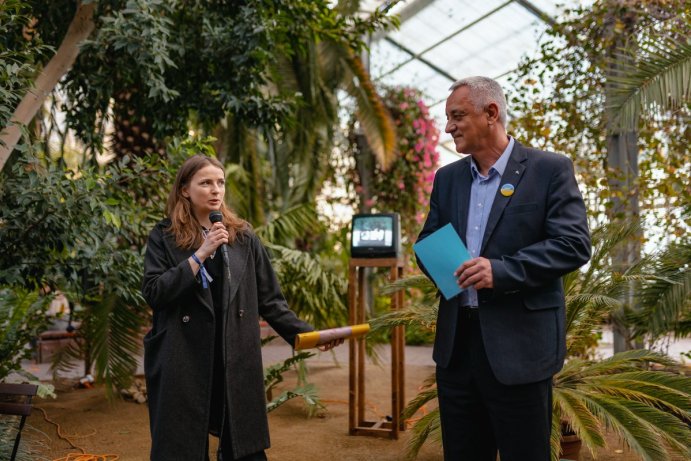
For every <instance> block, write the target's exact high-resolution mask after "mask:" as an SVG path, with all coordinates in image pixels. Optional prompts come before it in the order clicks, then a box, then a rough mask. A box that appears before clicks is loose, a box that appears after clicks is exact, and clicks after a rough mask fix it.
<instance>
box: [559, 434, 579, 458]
mask: <svg viewBox="0 0 691 461" xmlns="http://www.w3.org/2000/svg"><path fill="white" fill-rule="evenodd" d="M581 445H582V442H581V439H579V438H578V436H577V435H575V434H569V435H566V434H562V435H561V459H564V460H571V461H579V460H580V459H581V457H580V452H581Z"/></svg>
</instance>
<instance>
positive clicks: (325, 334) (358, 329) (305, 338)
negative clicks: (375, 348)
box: [295, 323, 370, 351]
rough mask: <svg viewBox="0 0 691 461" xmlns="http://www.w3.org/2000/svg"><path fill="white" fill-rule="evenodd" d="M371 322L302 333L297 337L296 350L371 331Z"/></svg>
mask: <svg viewBox="0 0 691 461" xmlns="http://www.w3.org/2000/svg"><path fill="white" fill-rule="evenodd" d="M369 330H370V327H369V323H361V324H358V325H350V326H346V327H339V328H331V329H328V330H317V331H310V332H308V333H300V334H299V335H297V336H296V337H295V350H298V351H300V350H303V349H311V348H313V347H317V346H321V345H322V344H326V343H328V342H331V341H333V340H334V339H348V338H355V337H358V336H362V335H366V334H367V333H369Z"/></svg>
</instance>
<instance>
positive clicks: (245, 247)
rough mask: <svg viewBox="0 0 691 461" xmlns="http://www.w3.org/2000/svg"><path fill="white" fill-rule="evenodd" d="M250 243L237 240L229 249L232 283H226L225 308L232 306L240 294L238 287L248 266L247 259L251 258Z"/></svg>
mask: <svg viewBox="0 0 691 461" xmlns="http://www.w3.org/2000/svg"><path fill="white" fill-rule="evenodd" d="M247 239H248V238H247ZM249 253H250V252H249V242H248V240H245V241H243V242H240V241H239V240H236V241H235V243H233V245H232V246H231V247H230V248H229V251H228V260H229V262H230V283H226V284H225V285H224V287H225V288H224V289H223V296H224V298H225V299H227V301H226V302H224V304H223V305H224V306H230V303H231V302H232V301H233V299H234V298H235V295H236V294H237V292H238V287H239V286H240V283H241V282H242V279H243V275H244V273H245V268H246V266H247V258H248V256H249Z"/></svg>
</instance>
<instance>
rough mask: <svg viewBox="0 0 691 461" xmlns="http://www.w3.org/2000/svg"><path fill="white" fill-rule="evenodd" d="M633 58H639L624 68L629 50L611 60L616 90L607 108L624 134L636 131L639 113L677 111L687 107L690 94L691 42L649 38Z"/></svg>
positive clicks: (628, 59)
mask: <svg viewBox="0 0 691 461" xmlns="http://www.w3.org/2000/svg"><path fill="white" fill-rule="evenodd" d="M636 54H637V55H638V56H640V57H641V58H640V59H639V60H638V62H637V63H631V64H625V63H627V62H629V61H630V58H629V55H630V51H628V50H622V51H621V52H619V53H616V54H615V56H614V57H613V60H615V61H616V62H617V63H618V72H617V74H616V75H615V76H614V77H613V78H612V83H613V84H614V85H615V89H614V90H613V98H612V101H611V103H609V104H608V108H609V109H610V110H611V111H612V114H613V117H614V121H615V124H616V125H615V126H616V127H617V128H619V129H624V130H634V129H635V127H636V124H637V122H638V118H639V115H640V113H641V111H644V110H646V109H653V110H654V109H658V110H676V109H677V108H679V107H680V106H682V105H683V104H688V101H689V95H690V94H691V40H689V39H688V38H686V39H685V40H684V39H682V40H679V38H678V37H662V36H658V37H651V38H650V39H649V40H648V41H646V42H644V43H643V44H642V45H640V48H639V49H638V50H637V51H636ZM622 56H625V57H626V59H622ZM622 63H623V64H622Z"/></svg>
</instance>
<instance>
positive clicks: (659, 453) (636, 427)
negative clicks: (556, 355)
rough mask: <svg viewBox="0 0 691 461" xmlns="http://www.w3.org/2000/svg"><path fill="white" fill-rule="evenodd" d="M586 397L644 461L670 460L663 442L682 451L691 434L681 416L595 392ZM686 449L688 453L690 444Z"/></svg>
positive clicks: (590, 404) (597, 412)
mask: <svg viewBox="0 0 691 461" xmlns="http://www.w3.org/2000/svg"><path fill="white" fill-rule="evenodd" d="M583 399H584V401H585V402H586V403H587V404H588V406H589V408H590V410H591V411H592V412H593V413H594V414H595V415H596V416H597V417H598V418H599V419H601V420H602V421H604V422H605V424H606V425H607V426H608V427H609V428H611V429H613V430H614V431H615V432H616V433H617V434H618V435H619V437H620V438H621V439H622V441H623V442H624V443H625V444H626V445H628V446H629V447H631V448H632V449H633V450H634V451H636V453H637V454H639V455H640V456H641V457H642V458H643V459H644V460H649V461H658V460H667V459H669V455H668V452H667V448H666V447H665V444H664V442H667V443H668V444H670V448H671V449H673V450H674V451H680V450H679V449H680V447H683V446H684V445H685V444H686V443H687V442H688V440H689V436H690V435H691V432H689V429H688V427H686V428H684V424H683V423H682V422H681V421H680V420H679V419H677V418H675V417H674V416H672V415H670V414H669V413H665V412H664V411H661V410H659V409H657V408H654V407H650V406H647V405H645V404H642V403H640V402H637V401H634V400H626V399H622V398H618V397H614V396H610V395H604V394H596V393H593V394H588V395H586V394H585V393H584V394H583ZM684 451H686V452H687V453H688V447H687V448H686V449H685V450H684ZM681 453H683V451H682V452H681Z"/></svg>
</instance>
